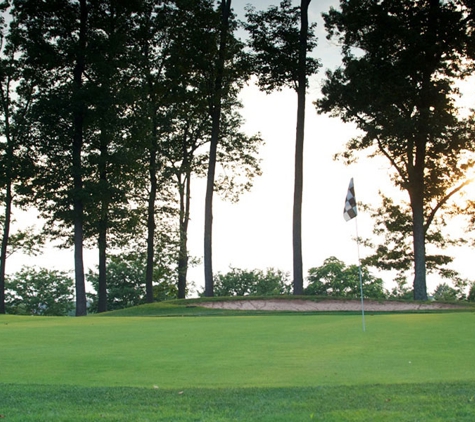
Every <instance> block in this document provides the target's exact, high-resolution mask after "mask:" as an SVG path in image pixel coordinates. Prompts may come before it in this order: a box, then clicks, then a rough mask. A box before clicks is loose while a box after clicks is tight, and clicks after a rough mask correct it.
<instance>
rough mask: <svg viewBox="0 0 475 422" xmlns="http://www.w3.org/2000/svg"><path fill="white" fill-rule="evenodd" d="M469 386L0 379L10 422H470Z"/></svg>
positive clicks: (474, 414) (473, 412)
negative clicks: (145, 384)
mask: <svg viewBox="0 0 475 422" xmlns="http://www.w3.org/2000/svg"><path fill="white" fill-rule="evenodd" d="M474 390H475V382H464V383H437V384H430V383H429V384H426V383H424V384H398V385H370V386H363V387H362V386H326V387H322V386H316V387H306V388H302V387H300V388H299V387H294V388H285V387H284V388H227V389H217V388H212V389H197V388H192V389H184V390H176V389H166V390H163V389H150V388H147V389H145V388H128V387H105V388H104V387H78V386H57V385H53V386H51V385H48V386H45V385H21V386H19V385H15V384H14V385H11V384H0V416H1V417H3V418H5V421H9V422H59V421H64V422H75V421H99V420H100V421H110V422H130V421H134V422H145V421H168V422H170V421H173V422H175V421H176V422H192V421H246V422H247V421H262V422H292V421H299V422H300V421H325V422H336V421H345V422H346V421H355V422H356V421H358V422H371V421H374V422H380V421H385V422H406V421H407V422H409V421H411V422H414V421H428V422H429V421H430V422H438V421H440V422H442V421H444V422H445V421H458V422H472V421H473V420H474V418H475V403H474V397H473V394H474ZM2 412H3V413H2Z"/></svg>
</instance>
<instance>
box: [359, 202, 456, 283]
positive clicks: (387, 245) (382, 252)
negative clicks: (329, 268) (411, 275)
mask: <svg viewBox="0 0 475 422" xmlns="http://www.w3.org/2000/svg"><path fill="white" fill-rule="evenodd" d="M380 195H381V197H382V203H381V205H380V206H379V207H378V208H371V207H368V206H365V207H364V208H365V209H366V210H367V211H368V212H369V215H370V217H371V219H372V221H373V222H374V228H373V234H374V235H375V236H374V237H373V238H372V239H364V240H363V243H364V245H365V246H367V247H368V248H371V249H373V253H371V254H370V255H369V256H367V257H365V258H363V259H362V260H361V262H362V264H363V265H365V266H369V267H375V268H377V269H380V270H384V271H387V270H396V271H397V277H400V278H405V276H406V275H407V273H408V272H409V271H410V270H411V268H412V266H413V262H414V252H413V240H412V232H413V221H412V217H411V209H410V206H409V204H407V203H406V202H404V201H399V202H398V203H396V202H395V200H394V199H392V198H389V197H387V196H385V195H383V194H381V193H380ZM445 226H446V222H445V220H443V219H442V218H435V219H434V220H433V221H432V224H431V225H430V226H429V227H427V231H426V233H425V238H426V245H427V246H428V248H427V251H426V268H427V272H428V273H437V274H438V275H439V276H441V277H443V278H446V279H451V280H452V279H454V278H456V277H457V276H458V274H457V272H456V271H454V270H452V269H450V268H449V267H448V265H450V264H451V263H452V262H453V258H452V257H450V256H448V255H446V254H443V253H440V251H443V250H444V249H445V248H447V247H448V246H453V245H460V244H463V243H465V240H464V239H453V238H450V236H449V235H447V234H446V231H444V229H445ZM378 243H379V244H378ZM429 246H430V247H431V249H429ZM432 251H434V252H435V251H436V253H433V252H432Z"/></svg>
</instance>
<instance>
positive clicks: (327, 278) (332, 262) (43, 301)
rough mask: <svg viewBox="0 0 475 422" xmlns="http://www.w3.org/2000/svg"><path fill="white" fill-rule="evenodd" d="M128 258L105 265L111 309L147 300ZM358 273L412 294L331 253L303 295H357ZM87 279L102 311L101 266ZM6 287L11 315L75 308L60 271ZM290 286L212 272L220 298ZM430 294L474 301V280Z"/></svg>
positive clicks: (92, 306)
mask: <svg viewBox="0 0 475 422" xmlns="http://www.w3.org/2000/svg"><path fill="white" fill-rule="evenodd" d="M130 258H131V257H129V259H128V260H127V259H124V257H119V258H118V257H111V260H110V262H109V265H108V266H107V280H108V295H107V309H108V310H111V311H113V310H117V309H124V308H128V307H132V306H138V305H142V304H144V303H146V296H145V285H144V280H145V266H144V265H143V261H142V260H140V259H137V260H134V259H130ZM360 271H361V273H360ZM360 275H361V286H362V288H363V297H364V298H365V299H373V300H384V299H392V300H395V299H400V300H408V299H411V298H412V289H411V288H410V287H409V286H408V285H407V284H406V283H405V282H403V281H401V280H399V281H398V282H397V283H396V286H394V287H393V288H391V289H390V290H388V289H385V288H384V285H383V280H382V279H381V278H379V277H375V276H374V275H373V274H372V273H371V272H370V271H369V269H368V268H367V267H365V266H362V267H361V268H360V267H359V266H357V265H346V264H345V263H344V262H343V261H341V260H339V259H338V258H336V257H330V258H327V259H326V260H325V261H324V262H323V263H322V265H320V266H319V267H313V268H310V269H309V270H308V274H307V277H306V285H305V288H304V290H303V295H311V296H317V297H321V298H323V297H332V298H337V299H354V300H359V299H360V298H361V290H360ZM158 279H159V280H161V281H160V282H159V283H156V284H155V285H154V287H153V297H154V300H155V301H157V302H161V301H166V300H173V299H176V298H177V294H178V291H177V286H176V281H175V279H174V278H173V277H170V275H168V277H167V275H163V274H161V275H160V277H159V278H158ZM88 280H89V281H90V282H91V283H92V285H93V287H94V288H95V292H92V293H89V294H88V312H92V313H96V312H98V311H99V306H98V305H99V303H98V294H97V291H98V282H99V277H98V273H97V271H90V272H89V274H88ZM6 287H7V290H6V291H7V295H6V309H7V312H8V313H10V314H26V315H68V314H71V313H72V311H73V310H74V308H75V304H74V296H73V287H74V281H73V279H72V278H71V277H70V275H68V274H67V273H65V272H62V271H56V270H48V269H46V268H42V269H35V268H27V267H25V268H23V269H22V270H21V271H19V272H18V273H16V274H14V275H12V276H10V277H7V282H6ZM193 287H194V286H193ZM292 288H293V286H292V280H291V278H290V275H289V273H286V272H284V271H281V270H278V269H275V268H268V269H267V270H265V271H263V270H259V269H254V270H247V269H241V268H232V267H231V268H230V269H229V271H227V272H218V273H217V274H215V275H214V294H215V296H217V297H230V296H240V297H246V296H258V297H266V296H269V297H275V296H279V295H288V294H291V293H292ZM198 294H199V295H200V296H204V291H198ZM431 298H432V299H433V300H439V301H469V302H474V301H475V283H469V282H467V281H464V282H459V283H457V284H456V285H455V286H454V287H451V286H449V285H448V284H447V283H440V284H439V285H438V286H436V288H435V289H434V291H433V292H432V295H431Z"/></svg>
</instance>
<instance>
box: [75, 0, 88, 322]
mask: <svg viewBox="0 0 475 422" xmlns="http://www.w3.org/2000/svg"><path fill="white" fill-rule="evenodd" d="M79 5H80V30H79V48H78V50H77V56H76V65H75V67H74V74H73V77H74V90H75V92H74V99H73V102H74V106H73V131H74V132H73V144H72V161H73V166H72V176H73V188H74V190H73V213H74V270H75V279H76V316H84V315H86V314H87V302H86V286H85V281H84V258H83V241H84V233H83V220H84V203H83V199H82V196H83V181H82V162H81V154H82V146H83V126H84V117H85V104H84V100H83V99H82V98H81V91H82V89H83V75H84V71H85V66H86V60H85V52H86V31H87V17H88V13H87V5H86V0H80V2H79Z"/></svg>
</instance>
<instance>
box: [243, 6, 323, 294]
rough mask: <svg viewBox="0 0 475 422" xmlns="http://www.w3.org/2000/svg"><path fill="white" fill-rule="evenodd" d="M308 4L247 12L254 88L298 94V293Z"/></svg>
mask: <svg viewBox="0 0 475 422" xmlns="http://www.w3.org/2000/svg"><path fill="white" fill-rule="evenodd" d="M310 1H311V0H301V2H300V6H299V7H293V6H292V3H291V1H290V0H283V1H282V2H281V3H280V7H275V6H271V7H270V8H269V9H268V10H267V11H265V12H264V11H263V12H256V11H255V10H254V9H253V8H252V7H248V8H247V13H246V17H247V24H245V28H246V29H247V30H248V31H249V35H250V36H249V39H250V40H249V46H250V47H251V50H252V53H251V55H252V59H253V66H254V72H255V74H256V76H257V85H258V86H259V87H260V89H261V90H263V91H265V92H267V93H270V92H272V91H274V90H281V89H283V88H285V87H290V88H293V89H294V90H295V91H296V93H297V127H296V129H297V130H296V133H295V166H294V168H295V173H294V201H293V214H292V248H293V293H294V294H295V295H301V294H302V293H303V278H304V277H303V261H302V195H303V150H304V139H305V101H306V89H307V86H308V77H309V76H311V75H313V74H315V73H316V72H317V70H318V67H319V63H318V61H317V60H315V59H313V58H309V57H308V53H310V52H311V51H312V50H313V48H314V47H315V46H316V38H315V24H309V13H308V8H309V5H310Z"/></svg>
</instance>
